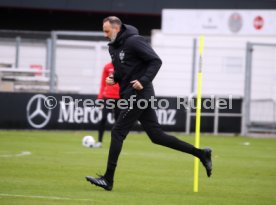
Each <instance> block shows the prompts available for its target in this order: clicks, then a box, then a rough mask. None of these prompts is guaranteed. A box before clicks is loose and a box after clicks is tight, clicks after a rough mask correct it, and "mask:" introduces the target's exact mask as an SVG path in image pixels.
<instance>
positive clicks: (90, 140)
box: [82, 136, 96, 148]
mask: <svg viewBox="0 0 276 205" xmlns="http://www.w3.org/2000/svg"><path fill="white" fill-rule="evenodd" d="M95 143H96V141H95V139H94V137H92V136H84V137H83V138H82V145H83V146H84V147H88V148H89V147H94V146H95Z"/></svg>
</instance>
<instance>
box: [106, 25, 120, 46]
mask: <svg viewBox="0 0 276 205" xmlns="http://www.w3.org/2000/svg"><path fill="white" fill-rule="evenodd" d="M119 31H120V27H119V25H111V24H110V22H109V21H106V22H104V24H103V32H104V37H106V38H108V40H109V41H111V42H113V41H115V39H116V37H117V34H118V33H119Z"/></svg>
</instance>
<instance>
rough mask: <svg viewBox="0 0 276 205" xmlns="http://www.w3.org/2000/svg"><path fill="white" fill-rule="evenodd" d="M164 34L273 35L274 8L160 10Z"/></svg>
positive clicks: (274, 23)
mask: <svg viewBox="0 0 276 205" xmlns="http://www.w3.org/2000/svg"><path fill="white" fill-rule="evenodd" d="M162 31H163V33H167V34H196V35H199V34H213V35H263V36H265V35H270V36H271V35H275V36H276V10H201V9H197V10H191V9H164V10H163V11H162Z"/></svg>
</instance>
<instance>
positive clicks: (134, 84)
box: [130, 80, 144, 90]
mask: <svg viewBox="0 0 276 205" xmlns="http://www.w3.org/2000/svg"><path fill="white" fill-rule="evenodd" d="M130 83H132V87H133V88H134V89H135V90H142V89H143V88H144V87H143V85H142V84H141V83H140V82H139V81H138V80H133V81H131V82H130Z"/></svg>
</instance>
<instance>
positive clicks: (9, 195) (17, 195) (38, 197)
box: [0, 193, 95, 202]
mask: <svg viewBox="0 0 276 205" xmlns="http://www.w3.org/2000/svg"><path fill="white" fill-rule="evenodd" d="M0 196H2V197H21V198H34V199H50V200H64V201H93V202H95V200H91V199H73V198H69V197H58V196H30V195H22V194H5V193H0ZM0 198H1V197H0Z"/></svg>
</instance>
